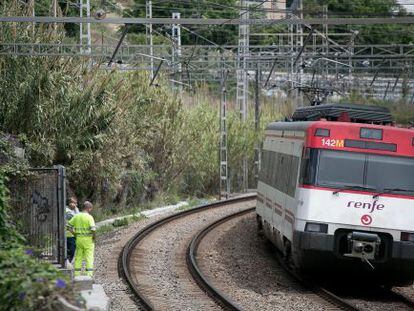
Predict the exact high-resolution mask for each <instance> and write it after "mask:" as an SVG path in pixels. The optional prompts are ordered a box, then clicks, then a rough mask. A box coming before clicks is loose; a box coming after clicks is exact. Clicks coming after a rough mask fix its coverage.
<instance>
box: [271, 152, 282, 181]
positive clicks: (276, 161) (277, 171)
mask: <svg viewBox="0 0 414 311" xmlns="http://www.w3.org/2000/svg"><path fill="white" fill-rule="evenodd" d="M279 156H280V153H278V152H273V163H274V165H273V171H272V181H271V183H270V184H271V185H272V186H273V187H275V188H277V187H276V184H277V176H278V175H279V174H280V165H279Z"/></svg>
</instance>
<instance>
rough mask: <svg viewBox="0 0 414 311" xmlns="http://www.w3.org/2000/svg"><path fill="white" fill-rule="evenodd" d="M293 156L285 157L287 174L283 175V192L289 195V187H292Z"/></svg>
mask: <svg viewBox="0 0 414 311" xmlns="http://www.w3.org/2000/svg"><path fill="white" fill-rule="evenodd" d="M292 158H293V157H292V156H291V155H285V159H286V160H285V164H284V166H285V173H284V174H283V177H284V183H283V192H284V193H289V186H290V178H291V175H292Z"/></svg>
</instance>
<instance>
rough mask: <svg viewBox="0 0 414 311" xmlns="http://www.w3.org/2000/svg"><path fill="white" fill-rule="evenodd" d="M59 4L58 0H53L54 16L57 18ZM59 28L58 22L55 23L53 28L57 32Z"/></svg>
mask: <svg viewBox="0 0 414 311" xmlns="http://www.w3.org/2000/svg"><path fill="white" fill-rule="evenodd" d="M57 6H58V3H57V0H52V11H53V17H55V18H56V17H57ZM57 28H58V25H57V23H53V30H54V31H55V34H56V31H57Z"/></svg>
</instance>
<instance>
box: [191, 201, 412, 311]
mask: <svg viewBox="0 0 414 311" xmlns="http://www.w3.org/2000/svg"><path fill="white" fill-rule="evenodd" d="M253 210H254V209H249V210H245V211H242V212H238V213H235V214H232V215H229V216H227V217H224V218H222V219H219V220H217V221H215V222H214V223H212V224H210V225H209V226H207V227H206V228H204V229H203V230H202V231H200V232H199V233H198V234H197V235H196V236H194V238H193V240H192V241H191V244H190V246H189V247H188V250H187V261H188V262H189V267H190V270H191V273H192V275H193V277H194V278H195V279H196V280H197V282H198V283H199V285H200V286H201V287H202V288H203V289H204V290H205V291H206V292H207V293H208V294H209V295H210V296H211V297H212V298H213V299H214V300H216V301H217V302H218V303H219V304H220V305H221V306H222V307H223V308H225V309H227V310H243V307H242V306H241V305H240V303H238V302H237V301H235V300H234V299H232V298H231V297H228V296H227V295H226V294H223V293H222V292H221V291H220V290H219V289H218V288H217V287H215V285H214V284H213V282H212V281H211V280H209V279H208V278H207V277H206V276H205V275H204V274H203V272H202V269H201V268H200V267H199V265H198V263H197V250H198V246H199V245H200V244H201V241H202V240H203V238H204V237H205V236H206V235H207V234H208V233H210V232H211V231H213V230H214V229H216V228H217V227H218V226H220V225H223V224H224V223H226V222H229V221H230V220H232V219H234V218H237V217H242V216H244V215H246V214H247V213H249V212H252V211H253ZM275 256H276V257H277V261H278V262H279V265H280V266H281V268H282V269H283V270H284V271H286V272H287V273H288V274H289V275H290V276H291V277H292V278H293V279H295V280H296V281H297V282H298V283H299V284H301V285H302V286H303V287H305V288H307V289H309V290H311V291H312V292H313V295H315V298H314V299H316V300H318V301H322V302H323V304H324V307H325V308H324V310H358V311H362V310H370V309H369V307H366V306H365V307H360V306H358V302H359V303H361V301H358V300H357V301H355V300H352V299H348V298H343V297H341V296H340V295H337V294H335V293H334V291H332V290H329V289H328V288H327V287H325V286H320V285H318V284H317V283H315V282H312V281H311V280H308V279H306V278H305V277H303V276H301V275H300V274H298V273H296V272H295V271H294V270H292V269H290V268H289V267H288V265H286V263H285V262H284V260H283V258H282V257H281V255H280V254H279V253H276V254H275ZM381 293H382V295H381ZM381 293H379V295H378V298H381V297H384V296H386V297H389V299H390V300H393V301H395V303H397V302H399V303H402V304H404V305H405V306H407V307H408V309H410V310H411V309H413V307H414V302H413V301H412V300H411V299H410V298H409V297H408V296H407V295H405V294H404V293H402V292H398V291H394V290H391V289H386V288H381ZM396 309H397V310H403V309H401V308H399V307H398V306H397V308H396ZM404 310H405V309H404Z"/></svg>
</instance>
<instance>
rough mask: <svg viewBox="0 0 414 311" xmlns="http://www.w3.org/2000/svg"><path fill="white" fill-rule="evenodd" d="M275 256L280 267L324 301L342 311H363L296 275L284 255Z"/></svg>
mask: <svg viewBox="0 0 414 311" xmlns="http://www.w3.org/2000/svg"><path fill="white" fill-rule="evenodd" d="M274 256H275V257H276V260H277V261H278V263H279V264H280V266H281V267H282V268H283V269H284V270H285V271H286V272H287V273H289V275H291V276H292V277H293V278H294V279H295V280H297V281H298V282H299V283H300V284H302V285H303V286H305V288H308V289H310V290H311V291H313V292H314V293H315V294H316V295H318V296H319V297H321V298H322V299H324V300H325V301H327V302H329V303H330V304H332V305H334V306H336V307H338V308H339V309H340V310H349V311H360V310H361V309H360V308H358V307H357V306H356V305H354V304H352V303H350V302H348V301H346V300H345V299H342V298H341V297H339V296H337V295H335V294H334V293H332V292H331V291H329V290H327V289H325V288H323V287H321V286H319V285H317V284H315V283H313V282H311V281H309V280H307V279H304V278H303V277H302V276H300V275H299V274H298V273H296V272H295V271H294V270H293V269H291V268H290V267H289V266H288V264H287V263H286V262H285V260H284V259H283V258H282V254H281V253H280V252H279V251H276V252H274Z"/></svg>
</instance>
